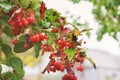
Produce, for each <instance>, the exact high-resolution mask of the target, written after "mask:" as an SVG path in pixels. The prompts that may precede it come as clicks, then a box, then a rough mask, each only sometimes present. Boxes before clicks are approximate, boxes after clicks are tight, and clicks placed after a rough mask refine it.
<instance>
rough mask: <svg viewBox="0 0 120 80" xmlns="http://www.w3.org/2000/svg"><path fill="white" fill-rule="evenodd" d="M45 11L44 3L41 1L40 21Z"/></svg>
mask: <svg viewBox="0 0 120 80" xmlns="http://www.w3.org/2000/svg"><path fill="white" fill-rule="evenodd" d="M45 10H46V7H45V3H44V2H43V1H42V4H41V7H40V18H41V19H43V18H44V13H45Z"/></svg>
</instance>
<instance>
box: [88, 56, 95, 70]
mask: <svg viewBox="0 0 120 80" xmlns="http://www.w3.org/2000/svg"><path fill="white" fill-rule="evenodd" d="M86 59H87V60H88V61H89V62H90V63H91V64H92V66H93V67H94V68H95V69H96V64H95V62H94V61H93V60H92V58H91V57H86Z"/></svg>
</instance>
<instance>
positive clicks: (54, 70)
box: [50, 62, 65, 72]
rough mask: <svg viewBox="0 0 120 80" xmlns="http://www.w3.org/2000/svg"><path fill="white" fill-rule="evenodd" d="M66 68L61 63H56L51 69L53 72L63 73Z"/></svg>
mask: <svg viewBox="0 0 120 80" xmlns="http://www.w3.org/2000/svg"><path fill="white" fill-rule="evenodd" d="M64 69H65V66H64V65H63V64H62V63H60V62H54V63H53V66H52V67H51V68H50V70H51V71H53V72H56V70H58V71H61V72H63V71H64Z"/></svg>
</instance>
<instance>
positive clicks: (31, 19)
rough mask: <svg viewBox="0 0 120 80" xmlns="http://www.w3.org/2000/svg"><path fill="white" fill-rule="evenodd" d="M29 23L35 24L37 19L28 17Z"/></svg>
mask: <svg viewBox="0 0 120 80" xmlns="http://www.w3.org/2000/svg"><path fill="white" fill-rule="evenodd" d="M27 20H28V22H29V23H34V22H35V19H34V18H33V17H27Z"/></svg>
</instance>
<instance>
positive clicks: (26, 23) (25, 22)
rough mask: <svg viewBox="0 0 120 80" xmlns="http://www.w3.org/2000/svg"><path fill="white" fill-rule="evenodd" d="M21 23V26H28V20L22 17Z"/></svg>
mask: <svg viewBox="0 0 120 80" xmlns="http://www.w3.org/2000/svg"><path fill="white" fill-rule="evenodd" d="M22 23H23V26H24V27H25V28H26V27H28V21H27V19H25V18H23V19H22Z"/></svg>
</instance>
